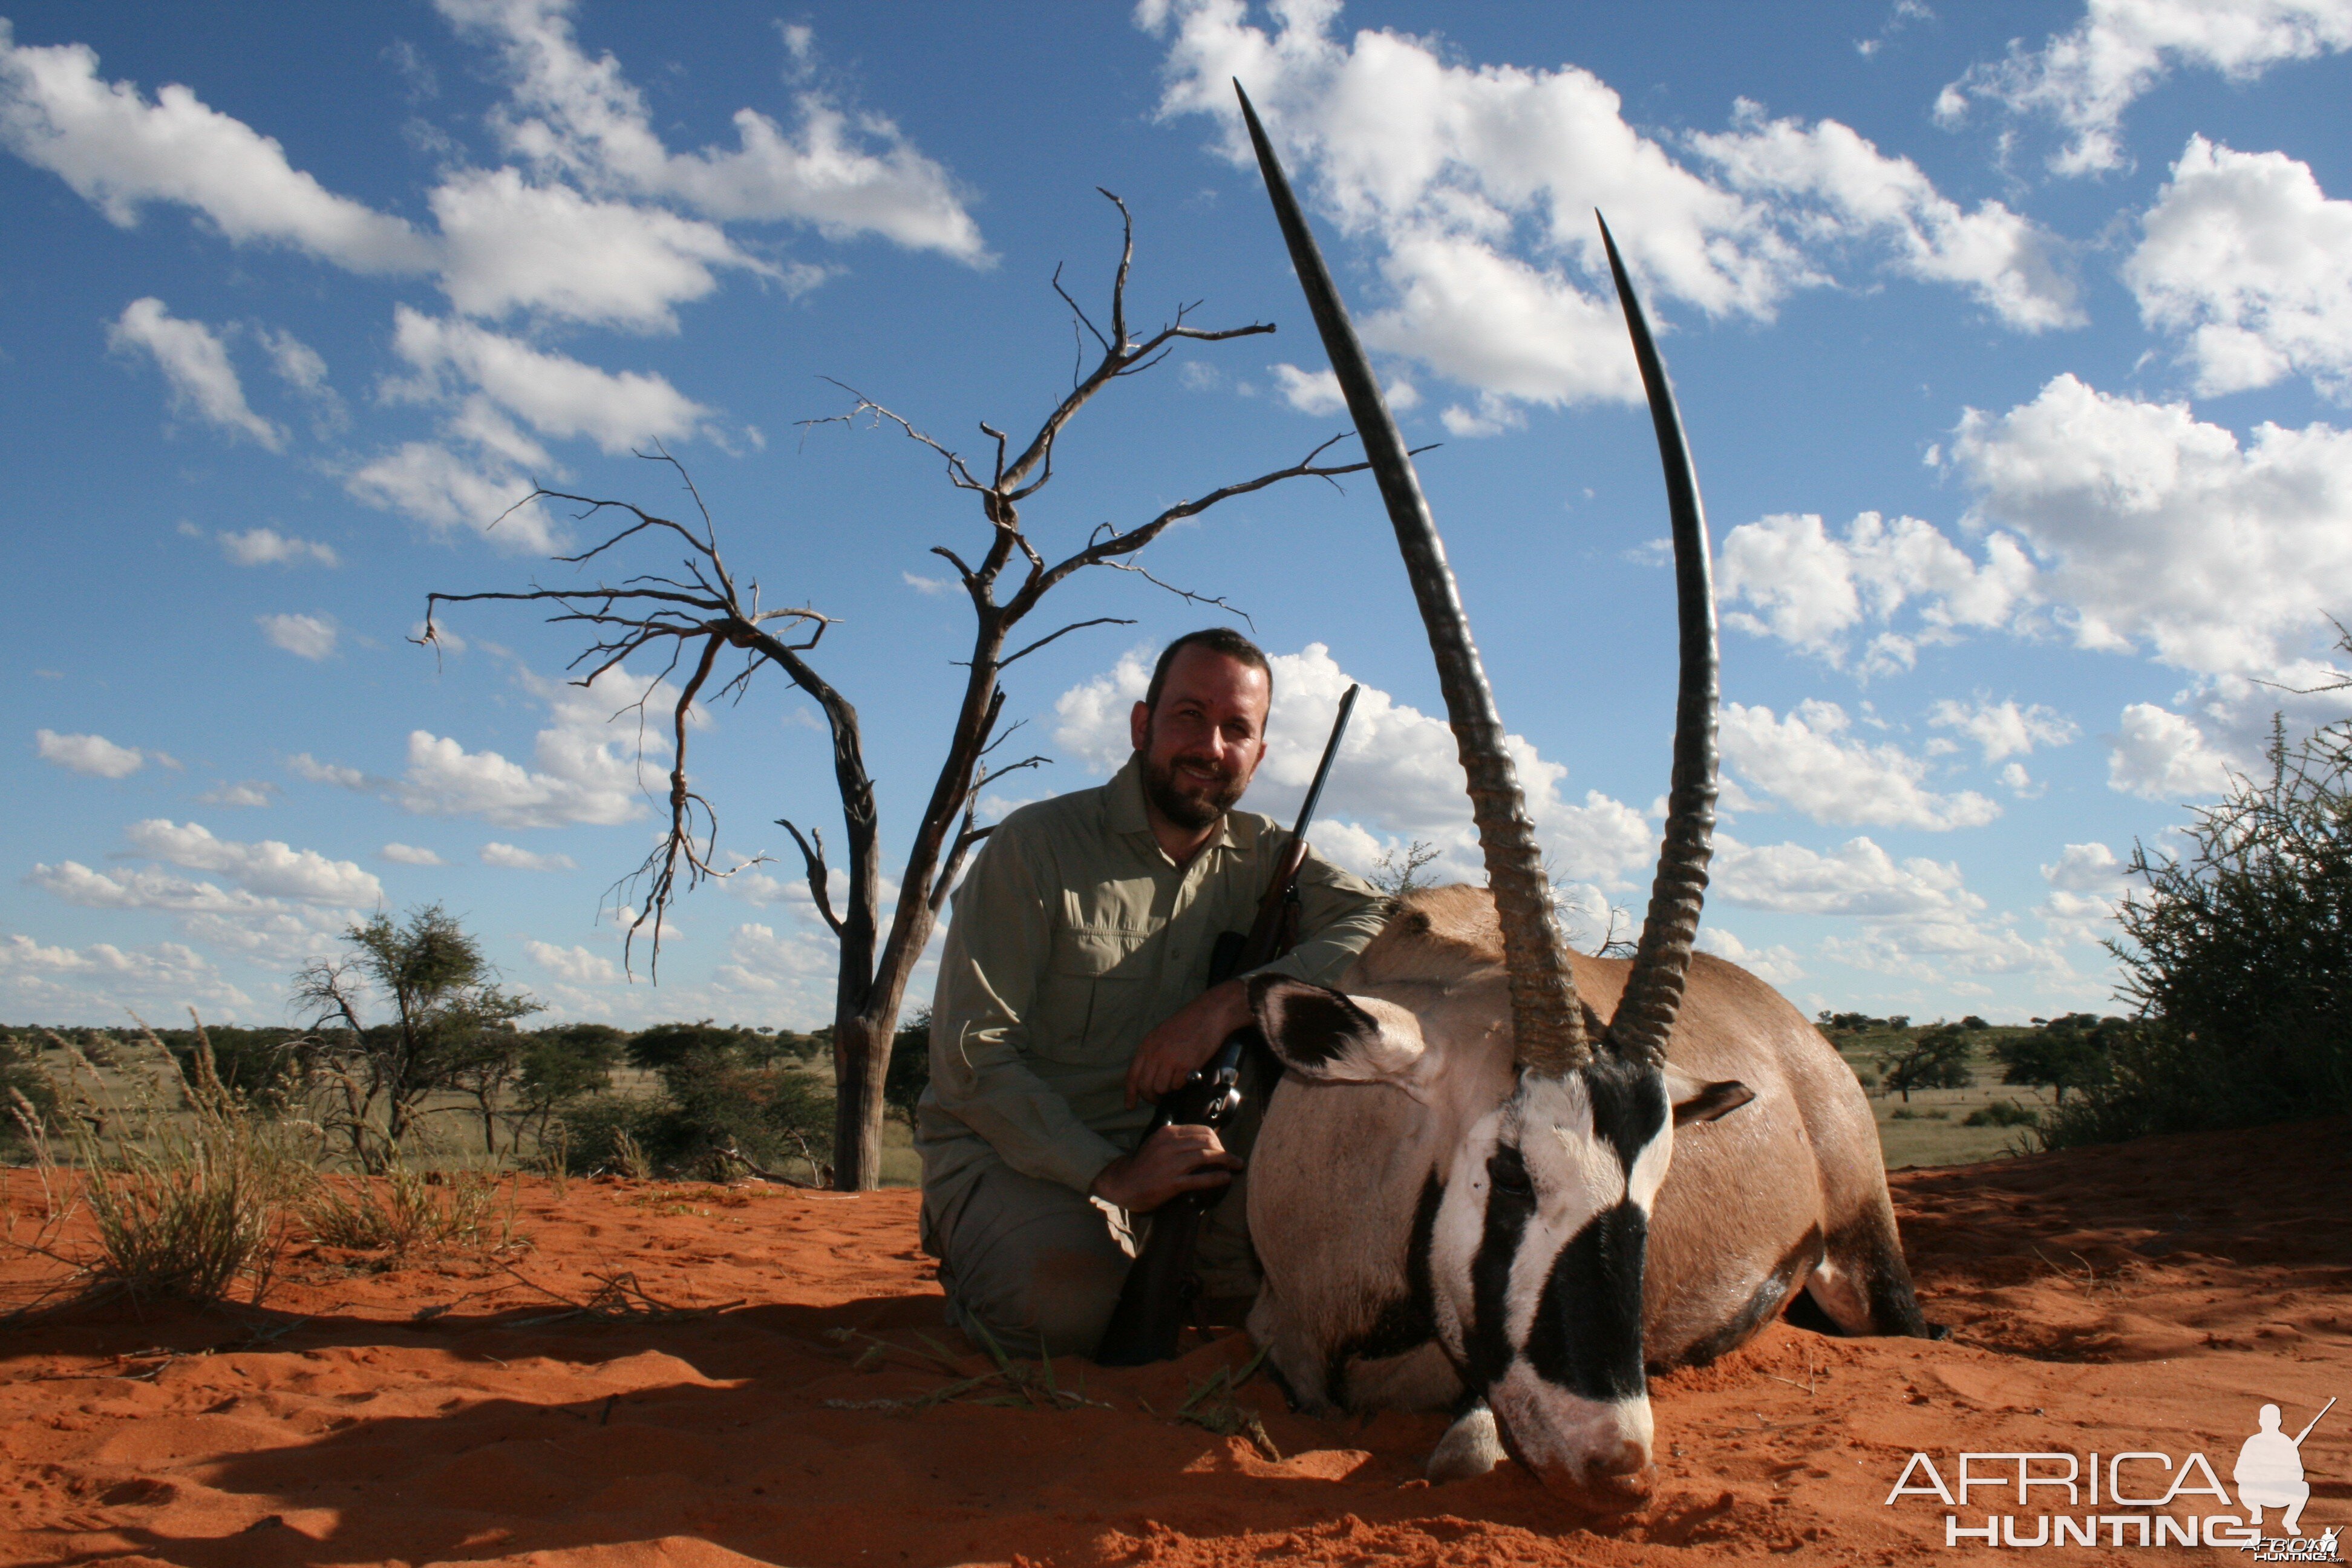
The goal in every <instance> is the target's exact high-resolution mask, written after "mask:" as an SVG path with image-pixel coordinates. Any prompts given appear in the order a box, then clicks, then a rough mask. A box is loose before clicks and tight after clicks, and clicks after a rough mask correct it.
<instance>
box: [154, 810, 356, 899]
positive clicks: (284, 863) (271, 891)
mask: <svg viewBox="0 0 2352 1568" xmlns="http://www.w3.org/2000/svg"><path fill="white" fill-rule="evenodd" d="M122 836H123V838H124V840H125V841H126V842H127V843H129V844H130V846H131V848H132V849H133V850H134V851H136V852H138V853H140V854H142V855H148V856H152V858H155V859H158V860H164V861H169V862H170V863H171V864H173V865H174V866H178V867H182V868H184V869H187V870H191V871H211V872H214V873H216V874H218V875H221V876H225V877H226V878H228V879H230V880H231V881H233V882H235V883H236V885H237V886H239V887H241V888H244V889H247V890H248V891H250V892H255V893H258V894H261V895H262V896H264V897H266V898H270V897H274V898H287V899H299V900H303V901H304V902H306V903H313V904H337V905H353V904H372V903H374V902H376V901H377V900H381V899H382V898H383V883H381V882H379V881H377V880H376V879H375V874H374V873H373V872H371V871H366V870H362V868H360V867H359V866H358V865H357V864H355V863H353V862H352V861H350V860H330V859H328V858H326V857H325V856H323V855H321V854H320V853H319V852H318V851H317V850H315V849H297V848H295V847H292V846H291V845H289V844H286V843H283V842H281V841H280V840H278V839H275V838H268V839H264V840H262V841H261V842H260V843H258V844H240V843H237V842H236V840H234V839H228V838H217V837H214V836H213V833H212V830H211V829H209V828H207V827H205V826H203V825H202V824H200V823H194V822H189V823H174V822H171V821H168V820H166V819H164V818H162V817H153V818H150V819H149V820H147V821H145V822H134V823H132V824H131V826H129V827H127V828H125V829H123V834H122Z"/></svg>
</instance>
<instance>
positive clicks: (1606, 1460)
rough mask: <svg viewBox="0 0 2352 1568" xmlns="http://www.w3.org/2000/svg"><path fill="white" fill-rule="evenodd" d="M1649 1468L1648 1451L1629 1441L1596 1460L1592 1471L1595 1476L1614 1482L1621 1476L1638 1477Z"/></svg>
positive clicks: (1640, 1445)
mask: <svg viewBox="0 0 2352 1568" xmlns="http://www.w3.org/2000/svg"><path fill="white" fill-rule="evenodd" d="M1648 1468H1650V1450H1649V1449H1648V1448H1647V1447H1644V1446H1643V1445H1642V1444H1640V1443H1635V1442H1633V1441H1631V1440H1630V1439H1629V1440H1627V1441H1624V1442H1621V1443H1619V1444H1618V1445H1617V1447H1615V1448H1614V1449H1612V1451H1610V1452H1608V1453H1605V1454H1602V1455H1601V1456H1599V1457H1598V1458H1595V1459H1594V1460H1593V1463H1592V1471H1593V1474H1594V1475H1596V1476H1600V1477H1602V1478H1605V1479H1610V1480H1615V1479H1618V1478H1619V1477H1622V1476H1633V1475H1639V1474H1641V1473H1642V1472H1643V1470H1646V1469H1648Z"/></svg>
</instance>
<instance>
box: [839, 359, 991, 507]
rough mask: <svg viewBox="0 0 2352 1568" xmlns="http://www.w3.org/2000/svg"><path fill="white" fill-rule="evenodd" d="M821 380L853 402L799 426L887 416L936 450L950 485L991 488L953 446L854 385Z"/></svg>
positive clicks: (850, 423) (912, 437)
mask: <svg viewBox="0 0 2352 1568" xmlns="http://www.w3.org/2000/svg"><path fill="white" fill-rule="evenodd" d="M824 380H826V381H831V382H833V384H834V385H835V386H837V387H839V388H841V390H842V391H844V392H845V393H847V394H849V395H850V396H851V397H852V398H853V399H855V400H856V401H855V402H854V403H853V404H852V405H851V407H850V410H849V412H848V413H846V414H835V415H832V416H828V417H826V418H823V419H803V420H802V421H800V426H801V428H802V429H803V430H806V429H811V428H814V426H819V425H847V426H851V427H852V428H853V429H854V428H856V419H857V416H859V415H861V414H864V415H868V416H872V418H873V420H874V422H875V423H876V424H877V425H879V424H880V423H882V422H883V421H884V420H886V419H887V420H888V421H889V422H890V423H891V424H893V425H896V426H898V428H899V430H900V431H901V432H903V433H904V434H905V435H906V437H907V438H908V440H910V441H914V442H917V443H919V444H920V445H922V446H925V447H929V448H930V449H931V450H932V451H934V452H937V453H938V454H939V455H940V458H943V459H945V461H946V463H947V466H948V479H949V482H950V483H951V484H953V485H954V486H955V487H956V488H957V489H964V490H987V489H993V488H994V487H993V486H990V485H984V484H982V483H981V482H980V481H979V480H978V479H974V478H973V477H972V472H971V469H970V468H967V467H965V466H964V460H963V458H961V457H959V456H958V455H957V454H956V453H955V451H954V450H953V449H951V448H950V447H945V446H942V445H941V444H940V442H938V441H935V440H933V439H932V438H931V437H929V436H926V435H925V434H923V432H922V431H920V430H918V429H917V428H915V426H914V425H913V423H912V422H911V421H909V420H908V419H907V418H906V417H905V416H901V415H898V414H894V413H892V412H891V411H890V410H889V409H887V408H885V407H884V406H882V405H880V404H878V403H877V402H875V401H874V400H873V399H872V398H870V397H868V396H866V395H865V394H864V393H862V392H860V391H858V390H857V388H856V387H854V386H852V385H850V384H848V383H847V382H845V381H834V379H833V377H831V376H829V375H828V376H825V377H824Z"/></svg>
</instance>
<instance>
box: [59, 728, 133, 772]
mask: <svg viewBox="0 0 2352 1568" xmlns="http://www.w3.org/2000/svg"><path fill="white" fill-rule="evenodd" d="M33 745H34V749H35V750H36V751H37V752H39V753H40V757H41V760H42V761H43V762H45V763H57V765H58V766H59V767H61V768H67V769H70V770H71V771H72V772H74V773H89V775H91V776H92V777H94V778H101V779H121V778H129V777H130V776H131V774H132V773H137V772H138V771H139V770H140V769H141V768H142V767H144V766H146V765H147V756H146V753H145V752H142V751H140V750H139V748H138V747H136V746H118V745H116V744H115V743H114V742H111V741H110V740H108V739H107V738H106V737H105V736H103V735H60V734H59V733H58V732H57V731H55V730H36V731H33Z"/></svg>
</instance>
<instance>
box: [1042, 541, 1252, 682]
mask: <svg viewBox="0 0 2352 1568" xmlns="http://www.w3.org/2000/svg"><path fill="white" fill-rule="evenodd" d="M1096 564H1097V565H1098V566H1108V567H1109V568H1110V569H1111V570H1113V571H1114V572H1132V573H1134V574H1136V575H1137V576H1139V577H1140V578H1142V579H1143V580H1144V581H1145V582H1147V583H1149V584H1151V585H1152V586H1153V587H1155V588H1164V589H1166V590H1167V591H1168V592H1169V593H1171V594H1173V595H1176V596H1177V597H1178V598H1180V599H1181V600H1183V601H1184V602H1185V603H1186V604H1188V605H1215V606H1216V607H1217V608H1218V609H1221V610H1223V611H1224V612H1226V613H1227V614H1228V615H1234V616H1240V617H1241V618H1242V619H1244V620H1245V621H1248V622H1249V626H1250V630H1252V631H1255V630H1257V621H1256V619H1255V617H1254V616H1251V614H1250V613H1249V612H1248V611H1247V610H1244V609H1243V608H1242V607H1241V606H1240V605H1235V604H1234V603H1232V602H1231V601H1229V600H1227V599H1226V598H1224V597H1223V595H1217V594H1195V593H1194V592H1192V589H1190V588H1180V587H1178V586H1177V585H1176V584H1173V583H1170V582H1167V581H1165V580H1163V579H1161V578H1159V577H1155V576H1153V575H1152V574H1150V572H1149V571H1147V570H1146V569H1145V568H1143V567H1141V566H1139V565H1138V564H1136V563H1134V562H1132V561H1099V562H1097V563H1096ZM1006 662H1008V663H1009V662H1011V661H1010V660H1007V661H1006Z"/></svg>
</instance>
